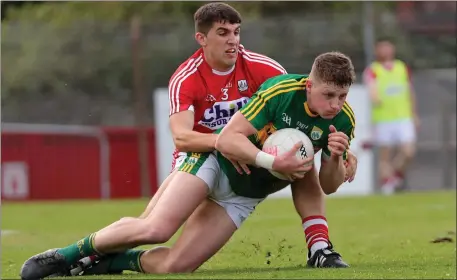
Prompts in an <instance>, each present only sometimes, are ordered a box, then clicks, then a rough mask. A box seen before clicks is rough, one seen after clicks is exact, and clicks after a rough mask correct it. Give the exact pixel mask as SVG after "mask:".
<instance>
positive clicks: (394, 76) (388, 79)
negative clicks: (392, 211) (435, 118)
mask: <svg viewBox="0 0 457 280" xmlns="http://www.w3.org/2000/svg"><path fill="white" fill-rule="evenodd" d="M375 51H376V61H374V62H373V63H372V64H371V65H369V66H368V67H367V69H366V70H365V75H364V76H365V79H364V80H365V83H366V84H367V87H368V89H369V91H370V97H371V102H372V121H373V125H374V132H375V133H374V134H375V135H374V137H375V143H376V145H377V146H378V147H379V157H378V160H379V162H378V167H379V175H380V179H381V191H382V192H383V193H384V194H392V193H393V192H394V191H395V189H396V188H397V187H399V186H401V184H402V183H403V179H404V174H405V171H406V169H407V167H408V165H409V163H410V162H411V159H412V158H413V157H414V154H415V150H416V149H415V146H416V129H417V128H418V126H419V117H418V114H417V106H416V93H415V91H414V88H413V86H412V83H411V73H410V70H409V68H408V67H407V66H406V64H405V63H404V62H403V61H401V60H399V59H395V46H394V45H393V43H392V42H391V41H389V40H388V39H380V40H378V41H377V43H376V50H375ZM396 148H398V151H395V149H396Z"/></svg>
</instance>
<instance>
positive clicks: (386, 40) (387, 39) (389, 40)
mask: <svg viewBox="0 0 457 280" xmlns="http://www.w3.org/2000/svg"><path fill="white" fill-rule="evenodd" d="M380 43H391V44H393V43H394V41H393V39H392V38H390V37H387V36H384V37H378V38H377V39H376V43H375V44H376V45H378V44H380Z"/></svg>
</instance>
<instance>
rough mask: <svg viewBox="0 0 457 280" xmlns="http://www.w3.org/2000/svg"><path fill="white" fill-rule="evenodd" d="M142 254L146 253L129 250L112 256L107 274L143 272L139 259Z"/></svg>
mask: <svg viewBox="0 0 457 280" xmlns="http://www.w3.org/2000/svg"><path fill="white" fill-rule="evenodd" d="M144 252H146V251H145V250H133V249H129V250H127V251H125V252H123V253H119V254H114V255H112V257H111V258H112V261H111V263H110V265H109V269H108V270H109V272H118V271H123V270H131V271H136V272H143V269H142V267H141V262H140V257H141V254H143V253H144Z"/></svg>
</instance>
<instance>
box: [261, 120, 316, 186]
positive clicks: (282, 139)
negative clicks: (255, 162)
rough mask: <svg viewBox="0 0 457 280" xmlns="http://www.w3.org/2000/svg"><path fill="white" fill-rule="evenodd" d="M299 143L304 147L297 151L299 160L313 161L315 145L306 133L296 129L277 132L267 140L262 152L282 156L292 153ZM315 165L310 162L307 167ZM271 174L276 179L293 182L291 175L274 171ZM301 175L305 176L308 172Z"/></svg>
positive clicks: (296, 154)
mask: <svg viewBox="0 0 457 280" xmlns="http://www.w3.org/2000/svg"><path fill="white" fill-rule="evenodd" d="M299 142H301V143H302V145H301V146H300V147H299V149H297V150H296V152H295V156H296V157H297V158H298V159H299V160H307V159H313V158H314V147H313V143H312V142H311V140H310V139H309V138H308V136H307V135H306V134H305V133H303V132H301V131H300V130H298V129H294V128H284V129H280V130H278V131H275V132H274V133H273V134H271V135H270V136H269V137H268V138H267V140H266V141H265V143H264V144H263V147H262V151H264V152H266V153H268V154H271V155H274V156H280V155H283V154H286V153H287V152H290V151H291V150H292V149H293V148H294V146H295V145H296V144H297V143H299ZM313 163H314V161H313V160H311V161H309V162H308V164H307V166H308V165H312V164H313ZM269 172H270V173H271V174H272V175H273V176H275V177H276V178H279V179H281V180H288V181H291V177H290V176H289V175H286V174H282V173H280V172H277V171H274V170H269ZM301 173H302V175H304V174H305V173H306V172H301Z"/></svg>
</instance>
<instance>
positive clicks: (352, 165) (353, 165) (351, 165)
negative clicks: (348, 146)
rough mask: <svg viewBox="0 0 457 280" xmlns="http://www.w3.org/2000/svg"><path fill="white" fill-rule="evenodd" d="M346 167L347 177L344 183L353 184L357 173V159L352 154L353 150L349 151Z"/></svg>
mask: <svg viewBox="0 0 457 280" xmlns="http://www.w3.org/2000/svg"><path fill="white" fill-rule="evenodd" d="M344 166H345V167H346V176H345V177H344V181H345V182H346V181H347V182H349V183H351V182H352V181H354V178H355V173H356V171H357V157H356V156H355V155H354V154H353V153H352V152H351V150H348V155H347V159H346V161H345V162H344Z"/></svg>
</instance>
